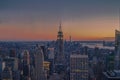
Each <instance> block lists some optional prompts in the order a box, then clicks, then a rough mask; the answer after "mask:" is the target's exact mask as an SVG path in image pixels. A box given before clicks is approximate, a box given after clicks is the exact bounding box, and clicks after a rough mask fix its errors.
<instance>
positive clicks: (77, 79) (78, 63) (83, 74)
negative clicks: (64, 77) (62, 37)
mask: <svg viewBox="0 0 120 80" xmlns="http://www.w3.org/2000/svg"><path fill="white" fill-rule="evenodd" d="M70 80H88V55H85V54H83V55H82V54H71V55H70Z"/></svg>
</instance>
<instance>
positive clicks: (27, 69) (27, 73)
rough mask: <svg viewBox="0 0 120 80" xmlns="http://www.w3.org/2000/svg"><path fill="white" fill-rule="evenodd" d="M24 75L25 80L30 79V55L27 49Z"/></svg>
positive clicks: (24, 60)
mask: <svg viewBox="0 0 120 80" xmlns="http://www.w3.org/2000/svg"><path fill="white" fill-rule="evenodd" d="M23 76H24V80H30V55H29V52H28V51H27V50H25V51H24V52H23Z"/></svg>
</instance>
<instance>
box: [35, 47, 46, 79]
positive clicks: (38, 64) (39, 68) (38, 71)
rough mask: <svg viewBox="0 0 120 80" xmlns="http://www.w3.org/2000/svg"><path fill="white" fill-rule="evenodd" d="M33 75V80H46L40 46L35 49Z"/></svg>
mask: <svg viewBox="0 0 120 80" xmlns="http://www.w3.org/2000/svg"><path fill="white" fill-rule="evenodd" d="M34 57H35V69H34V71H35V74H34V78H35V79H34V80H46V76H45V72H44V66H43V64H44V63H43V62H44V55H43V51H42V49H41V47H40V46H37V47H36V49H35V55H34Z"/></svg>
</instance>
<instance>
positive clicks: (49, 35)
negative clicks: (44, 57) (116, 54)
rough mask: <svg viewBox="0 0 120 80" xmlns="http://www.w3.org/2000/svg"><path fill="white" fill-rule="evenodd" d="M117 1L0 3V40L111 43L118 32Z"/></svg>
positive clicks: (2, 0)
mask: <svg viewBox="0 0 120 80" xmlns="http://www.w3.org/2000/svg"><path fill="white" fill-rule="evenodd" d="M119 4H120V1H117V0H116V1H113V0H109V1H107V0H101V1H95V0H91V1H89V0H74V1H73V0H69V1H68V0H66V1H64V0H60V1H56V0H51V1H49V0H34V1H33V0H25V1H24V0H20V1H19V0H10V1H9V0H6V1H4V0H1V1H0V40H30V41H32V40H56V38H57V37H56V34H57V32H58V28H59V22H60V21H62V31H63V32H64V39H66V40H68V39H69V36H70V35H71V36H72V39H73V40H107V39H108V40H113V38H114V35H115V34H114V31H115V29H118V28H119V8H120V5H119Z"/></svg>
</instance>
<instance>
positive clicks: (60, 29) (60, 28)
mask: <svg viewBox="0 0 120 80" xmlns="http://www.w3.org/2000/svg"><path fill="white" fill-rule="evenodd" d="M59 31H62V27H61V21H60V23H59Z"/></svg>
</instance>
